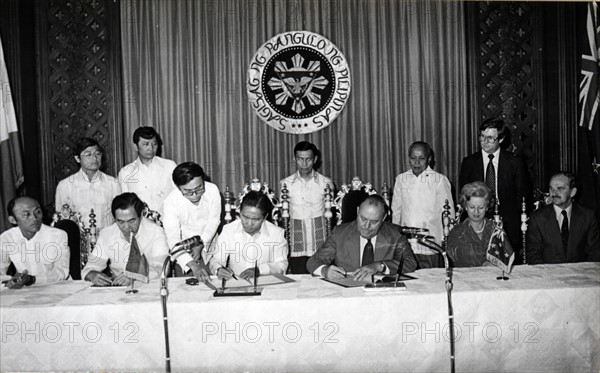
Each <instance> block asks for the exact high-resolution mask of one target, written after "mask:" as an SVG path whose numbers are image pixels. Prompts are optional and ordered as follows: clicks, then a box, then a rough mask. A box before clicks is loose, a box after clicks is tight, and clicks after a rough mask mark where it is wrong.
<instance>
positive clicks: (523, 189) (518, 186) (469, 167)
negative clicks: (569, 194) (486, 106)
mask: <svg viewBox="0 0 600 373" xmlns="http://www.w3.org/2000/svg"><path fill="white" fill-rule="evenodd" d="M479 144H480V146H481V150H480V151H478V152H476V153H473V154H471V155H469V156H467V157H465V158H464V159H463V161H462V164H461V166H460V175H459V184H460V185H459V188H458V190H461V189H462V187H463V186H464V185H465V184H468V183H472V182H474V181H482V182H484V183H485V184H486V185H487V186H488V187H489V188H490V190H491V191H492V194H493V195H495V197H496V201H495V202H496V203H499V212H500V216H501V217H502V221H503V224H504V231H505V232H506V234H507V235H508V239H509V240H510V243H511V244H512V247H513V248H514V250H515V252H517V253H518V255H516V258H515V263H519V262H520V261H521V254H520V253H519V252H520V250H521V233H520V232H521V231H520V229H521V203H522V202H523V197H525V199H526V202H527V206H529V203H530V202H531V184H530V180H529V173H528V172H527V168H526V167H525V165H524V163H523V161H522V160H521V159H520V158H519V157H517V156H515V155H514V154H512V153H510V152H508V151H507V150H505V148H506V147H508V145H509V144H510V131H509V129H508V128H507V127H506V125H505V124H504V121H503V120H502V119H497V118H490V119H486V120H485V121H484V122H483V123H482V124H481V125H480V126H479ZM501 146H502V149H501ZM491 206H494V204H491ZM493 214H494V209H493V208H491V209H490V211H488V214H487V216H488V217H490V218H491V217H492V215H493Z"/></svg>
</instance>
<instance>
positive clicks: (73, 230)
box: [54, 219, 82, 280]
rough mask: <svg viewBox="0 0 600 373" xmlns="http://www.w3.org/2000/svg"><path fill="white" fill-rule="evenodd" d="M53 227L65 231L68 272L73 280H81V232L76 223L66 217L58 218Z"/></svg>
mask: <svg viewBox="0 0 600 373" xmlns="http://www.w3.org/2000/svg"><path fill="white" fill-rule="evenodd" d="M54 228H58V229H60V230H63V231H65V232H66V233H67V240H68V245H69V251H70V252H71V256H70V259H69V274H70V275H71V278H72V279H73V280H81V267H82V264H81V247H80V245H81V232H80V231H79V227H78V226H77V224H76V223H75V222H74V221H72V220H68V219H64V220H59V221H57V222H56V223H55V224H54Z"/></svg>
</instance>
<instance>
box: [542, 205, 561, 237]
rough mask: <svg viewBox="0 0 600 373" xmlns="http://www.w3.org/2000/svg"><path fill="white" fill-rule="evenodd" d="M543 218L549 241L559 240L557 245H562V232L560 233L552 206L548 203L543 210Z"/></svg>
mask: <svg viewBox="0 0 600 373" xmlns="http://www.w3.org/2000/svg"><path fill="white" fill-rule="evenodd" d="M544 220H546V223H547V225H546V228H545V230H546V231H547V232H548V241H549V242H560V245H559V247H562V234H561V233H560V226H559V225H558V220H556V213H555V212H554V206H553V205H550V206H548V207H547V208H546V211H544Z"/></svg>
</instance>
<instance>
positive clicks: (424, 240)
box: [417, 236, 444, 255]
mask: <svg viewBox="0 0 600 373" xmlns="http://www.w3.org/2000/svg"><path fill="white" fill-rule="evenodd" d="M417 241H418V242H419V243H420V244H421V245H423V246H427V247H428V248H430V249H431V250H434V251H437V252H438V253H440V254H442V255H444V249H443V248H442V247H441V246H440V245H438V244H437V243H436V242H433V241H431V240H429V239H427V237H426V236H420V237H419V238H417Z"/></svg>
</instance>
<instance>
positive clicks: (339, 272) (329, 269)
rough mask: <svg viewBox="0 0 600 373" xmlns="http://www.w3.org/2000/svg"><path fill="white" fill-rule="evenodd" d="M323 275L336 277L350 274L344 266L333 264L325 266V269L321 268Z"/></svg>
mask: <svg viewBox="0 0 600 373" xmlns="http://www.w3.org/2000/svg"><path fill="white" fill-rule="evenodd" d="M321 275H323V277H325V278H331V279H336V278H344V277H346V276H347V275H348V273H347V272H346V270H345V269H344V268H341V267H337V266H334V265H333V264H332V265H328V266H325V267H323V269H321Z"/></svg>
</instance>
